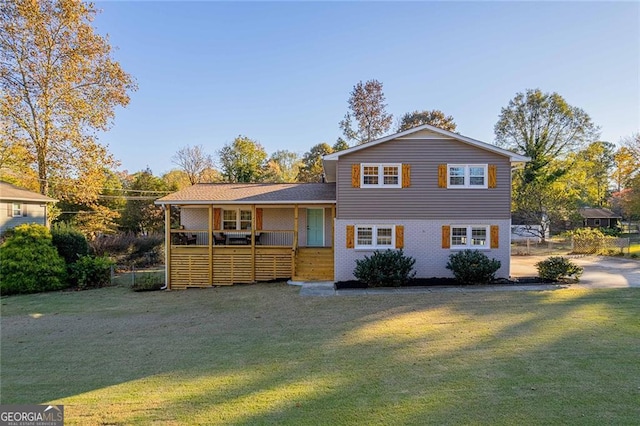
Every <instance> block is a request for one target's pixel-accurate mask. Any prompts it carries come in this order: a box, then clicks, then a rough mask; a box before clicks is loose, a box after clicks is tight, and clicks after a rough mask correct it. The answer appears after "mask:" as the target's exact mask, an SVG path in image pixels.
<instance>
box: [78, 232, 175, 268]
mask: <svg viewBox="0 0 640 426" xmlns="http://www.w3.org/2000/svg"><path fill="white" fill-rule="evenodd" d="M163 243H164V235H163V234H149V235H145V236H137V235H135V234H134V233H133V232H125V233H120V234H114V235H102V236H100V237H98V238H96V239H95V240H93V241H91V243H90V245H91V248H92V250H93V252H94V254H96V255H99V256H105V255H109V256H110V257H112V258H115V259H116V260H117V262H118V263H126V264H131V263H133V264H136V265H137V266H139V267H140V266H151V265H156V264H159V263H162V262H163V260H164V249H163Z"/></svg>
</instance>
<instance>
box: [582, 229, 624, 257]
mask: <svg viewBox="0 0 640 426" xmlns="http://www.w3.org/2000/svg"><path fill="white" fill-rule="evenodd" d="M571 236H572V239H573V240H572V241H573V250H572V253H576V254H595V253H599V252H601V251H603V250H604V249H606V247H607V245H608V244H610V243H611V241H612V240H615V237H611V236H607V235H605V234H603V233H602V230H601V229H595V228H579V229H576V230H575V231H572V232H571Z"/></svg>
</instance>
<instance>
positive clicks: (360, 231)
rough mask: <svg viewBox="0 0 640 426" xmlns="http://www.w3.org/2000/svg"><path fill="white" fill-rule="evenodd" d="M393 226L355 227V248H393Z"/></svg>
mask: <svg viewBox="0 0 640 426" xmlns="http://www.w3.org/2000/svg"><path fill="white" fill-rule="evenodd" d="M394 228H395V227H394V226H393V225H357V226H356V245H355V247H356V248H367V249H388V248H395V245H394V241H395V235H394Z"/></svg>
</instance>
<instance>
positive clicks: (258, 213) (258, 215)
mask: <svg viewBox="0 0 640 426" xmlns="http://www.w3.org/2000/svg"><path fill="white" fill-rule="evenodd" d="M256 231H262V209H256Z"/></svg>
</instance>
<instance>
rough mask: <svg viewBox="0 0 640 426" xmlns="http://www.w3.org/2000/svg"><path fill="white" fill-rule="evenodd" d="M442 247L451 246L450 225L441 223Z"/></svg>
mask: <svg viewBox="0 0 640 426" xmlns="http://www.w3.org/2000/svg"><path fill="white" fill-rule="evenodd" d="M442 248H444V249H448V248H451V226H449V225H442Z"/></svg>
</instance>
